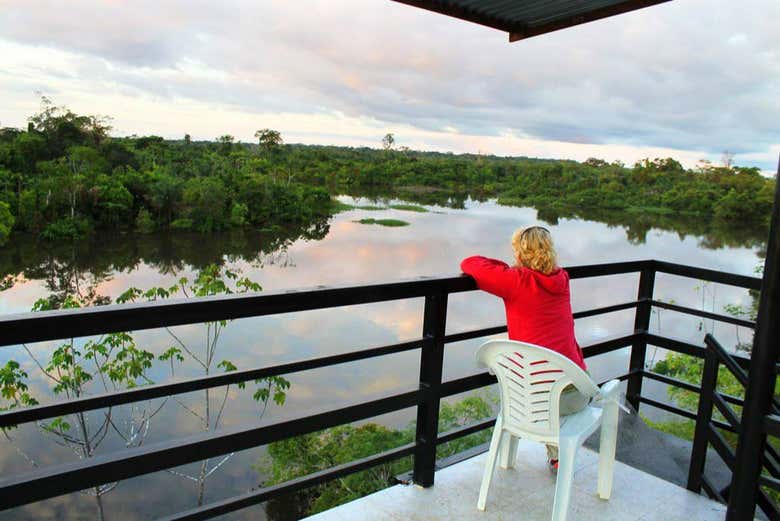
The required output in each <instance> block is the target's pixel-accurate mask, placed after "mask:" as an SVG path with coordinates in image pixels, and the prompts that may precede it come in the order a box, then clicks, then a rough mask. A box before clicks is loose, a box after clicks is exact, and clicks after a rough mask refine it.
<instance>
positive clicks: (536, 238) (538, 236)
mask: <svg viewBox="0 0 780 521" xmlns="http://www.w3.org/2000/svg"><path fill="white" fill-rule="evenodd" d="M512 248H513V249H514V250H515V259H516V260H517V264H518V266H525V267H526V268H531V269H532V270H536V271H539V272H541V273H544V274H545V275H549V274H550V273H552V272H553V271H555V270H556V269H557V268H558V256H557V255H556V253H555V247H554V246H553V241H552V236H551V235H550V232H549V231H547V229H546V228H542V227H541V226H529V227H527V228H520V229H518V230H517V231H515V233H514V234H512Z"/></svg>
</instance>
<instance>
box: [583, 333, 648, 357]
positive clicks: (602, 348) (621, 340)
mask: <svg viewBox="0 0 780 521" xmlns="http://www.w3.org/2000/svg"><path fill="white" fill-rule="evenodd" d="M637 336H638V334H637V333H632V334H630V335H624V336H619V337H614V338H607V339H606V340H601V341H599V342H596V343H595V344H590V345H588V346H585V347H583V348H582V354H583V355H584V357H585V358H590V357H591V356H599V355H603V354H605V353H610V352H612V351H617V350H618V349H623V348H624V347H628V346H630V345H631V343H632V342H633V341H634V339H635V338H636V337H637Z"/></svg>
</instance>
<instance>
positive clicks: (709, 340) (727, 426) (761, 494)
mask: <svg viewBox="0 0 780 521" xmlns="http://www.w3.org/2000/svg"><path fill="white" fill-rule="evenodd" d="M704 342H705V345H706V349H705V352H704V367H703V370H702V379H701V389H700V398H699V405H698V411H697V415H696V431H695V434H694V440H693V449H692V452H691V462H690V467H689V472H688V485H687V486H688V489H689V490H693V491H694V492H699V491H700V490H702V489H704V491H705V492H706V493H707V495H709V496H710V497H711V498H713V499H717V500H718V501H720V502H722V503H728V501H729V496H730V493H731V481H733V473H734V471H735V470H736V466H737V457H736V450H735V445H736V440H735V439H732V440H731V441H730V440H729V439H727V437H726V435H724V432H722V431H725V432H729V433H732V434H733V433H738V432H740V431H741V430H742V425H741V419H740V411H735V410H734V409H733V408H732V406H731V405H732V404H733V405H737V406H739V407H742V406H743V405H744V402H743V400H741V399H739V398H735V397H734V396H730V395H727V394H724V393H723V392H721V391H720V390H719V389H718V376H719V374H720V367H721V365H722V366H723V367H725V368H726V369H727V370H728V372H729V373H731V375H732V376H733V377H734V379H735V380H736V382H737V383H738V384H739V385H740V386H741V387H742V388H743V389H745V388H747V385H748V373H747V371H745V369H744V368H743V367H742V366H740V364H739V363H737V361H736V360H735V358H734V355H733V354H731V353H729V352H728V351H726V349H725V348H724V347H723V346H722V345H720V343H719V342H718V341H717V340H716V339H715V337H713V336H712V335H711V334H707V335H706V336H705V338H704ZM743 394H744V391H743ZM770 407H771V411H772V414H773V415H774V414H778V412H780V403H778V400H777V399H776V398H773V399H772V404H771V406H770ZM715 411H717V412H719V413H720V415H721V416H722V417H723V418H724V419H725V420H726V421H725V423H724V422H720V421H716V420H713V413H714V412H715ZM770 417H771V416H770ZM710 447H711V448H712V449H713V450H714V451H715V453H716V454H717V455H718V456H719V457H720V459H721V460H722V461H723V462H724V463H725V464H726V466H727V467H728V469H729V470H730V471H731V473H732V480H730V481H729V483H728V484H726V485H725V486H724V487H721V488H718V487H717V485H716V484H715V483H713V481H712V480H711V479H710V478H709V477H708V475H707V473H706V472H705V464H706V460H707V449H708V448H710ZM762 466H763V470H764V471H765V472H766V475H762V476H761V479H760V484H761V485H763V486H766V487H769V488H772V489H774V490H777V491H780V454H778V452H777V450H776V449H775V447H773V446H772V445H770V444H766V445H765V446H764V449H763V456H762ZM756 494H757V497H756V501H757V504H758V506H760V507H761V510H762V511H763V512H764V514H765V515H766V516H767V518H768V519H770V520H773V521H774V520H779V519H780V510H778V507H777V505H776V504H775V503H774V501H773V500H772V499H771V498H770V497H769V495H768V494H767V493H766V491H764V490H762V489H761V488H760V487H757V489H756Z"/></svg>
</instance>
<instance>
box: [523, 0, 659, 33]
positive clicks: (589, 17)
mask: <svg viewBox="0 0 780 521" xmlns="http://www.w3.org/2000/svg"><path fill="white" fill-rule="evenodd" d="M669 1H670V0H628V1H626V2H621V3H619V4H615V5H611V6H608V7H602V8H600V9H594V10H592V11H588V12H585V13H581V14H578V15H575V16H570V17H568V18H562V19H559V20H554V21H552V22H549V23H545V24H542V25H537V26H535V27H529V28H527V29H522V30H519V31H518V30H515V31H510V32H509V41H510V42H517V41H519V40H525V39H526V38H531V37H532V36H539V35H541V34H546V33H551V32H553V31H559V30H561V29H566V28H567V27H573V26H575V25H581V24H584V23H588V22H594V21H596V20H601V19H603V18H609V17H610V16H615V15H619V14H623V13H628V12H630V11H635V10H637V9H643V8H645V7H650V6H653V5H657V4H662V3H664V2H669Z"/></svg>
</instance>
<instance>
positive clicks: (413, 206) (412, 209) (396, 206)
mask: <svg viewBox="0 0 780 521" xmlns="http://www.w3.org/2000/svg"><path fill="white" fill-rule="evenodd" d="M390 208H392V209H393V210H403V211H405V212H420V213H425V212H427V211H428V209H427V208H425V207H424V206H418V205H416V204H391V205H390Z"/></svg>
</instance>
